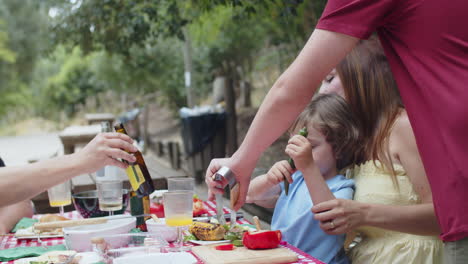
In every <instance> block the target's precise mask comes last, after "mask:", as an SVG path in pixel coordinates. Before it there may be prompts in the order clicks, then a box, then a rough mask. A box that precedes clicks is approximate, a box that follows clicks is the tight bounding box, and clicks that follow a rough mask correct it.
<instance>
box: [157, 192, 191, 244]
mask: <svg viewBox="0 0 468 264" xmlns="http://www.w3.org/2000/svg"><path fill="white" fill-rule="evenodd" d="M163 201H164V214H165V217H166V225H168V226H175V227H177V236H178V243H177V247H176V248H175V251H184V250H186V249H185V248H183V243H184V238H183V237H182V227H184V226H188V225H190V224H192V216H193V191H170V192H166V193H163Z"/></svg>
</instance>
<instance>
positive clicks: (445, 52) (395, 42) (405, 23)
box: [206, 0, 468, 263]
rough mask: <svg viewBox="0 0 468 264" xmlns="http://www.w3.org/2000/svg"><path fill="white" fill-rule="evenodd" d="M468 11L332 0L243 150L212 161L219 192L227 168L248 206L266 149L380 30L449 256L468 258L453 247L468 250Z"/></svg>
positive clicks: (462, 0) (463, 5)
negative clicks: (359, 45) (222, 169)
mask: <svg viewBox="0 0 468 264" xmlns="http://www.w3.org/2000/svg"><path fill="white" fill-rule="evenodd" d="M466 10H468V1H466V0H451V1H446V2H442V1H439V0H385V1H375V0H329V1H328V4H327V6H326V8H325V11H324V13H323V14H322V17H321V19H320V21H319V23H318V25H317V27H316V30H315V31H314V32H313V33H312V36H311V37H310V38H309V40H308V42H307V43H306V45H305V46H304V48H303V50H302V51H301V53H300V54H299V56H298V57H297V58H296V60H295V61H294V62H293V63H292V64H291V65H290V67H289V68H288V69H287V70H286V71H285V72H284V73H283V74H282V75H281V76H280V77H279V79H278V80H277V81H276V83H275V84H274V85H273V87H272V88H271V90H270V91H269V93H268V95H267V96H266V97H265V100H264V101H263V103H262V105H261V107H260V109H259V111H258V113H257V116H256V117H255V119H254V121H253V123H252V125H251V127H250V129H249V132H248V133H247V136H246V137H245V139H244V142H243V143H242V144H241V146H240V147H239V149H238V150H237V151H236V153H234V154H233V156H232V157H231V158H229V159H221V160H213V161H212V163H211V164H210V167H209V168H208V170H207V175H206V176H207V177H206V178H207V180H206V181H207V184H208V185H209V187H210V190H211V195H212V193H213V192H222V191H221V190H220V189H217V188H216V187H215V186H216V183H213V182H212V180H211V175H212V174H213V173H215V172H216V171H217V169H219V167H220V166H221V165H226V166H228V167H230V168H231V169H232V170H233V171H234V172H235V174H236V175H237V179H238V181H239V182H240V197H239V200H238V202H237V205H236V208H239V207H240V206H242V204H243V203H244V201H245V195H246V191H247V188H248V184H249V181H250V175H251V173H252V171H253V168H254V167H255V164H256V162H257V160H258V158H259V157H260V155H261V153H262V152H263V151H264V150H265V149H266V148H267V147H268V146H269V145H270V144H271V143H272V142H273V141H274V140H276V139H277V138H278V137H279V136H280V135H281V134H282V133H283V132H284V131H285V130H286V129H287V128H288V126H289V125H290V124H291V123H292V121H293V120H294V119H295V118H296V116H297V115H298V114H299V113H300V112H301V111H302V109H303V108H304V107H305V105H306V104H307V103H308V102H309V101H310V99H311V98H312V96H313V94H314V92H315V90H316V88H314V87H319V84H320V81H321V80H322V79H323V78H324V77H325V76H326V75H327V73H329V72H330V70H331V69H332V68H333V67H334V66H335V65H336V64H338V62H339V61H340V60H341V59H343V58H344V56H345V55H346V54H347V53H348V52H349V51H350V50H351V49H352V48H353V47H354V46H355V44H356V43H357V42H358V40H359V39H366V38H368V37H369V36H370V35H371V34H372V33H373V32H375V31H377V33H378V35H379V38H380V40H381V42H382V46H383V47H384V49H385V52H386V55H387V57H388V60H389V62H390V64H391V67H392V71H393V74H394V76H395V79H396V81H397V84H398V86H399V89H400V93H401V96H402V98H403V101H404V103H405V106H406V110H407V112H408V115H409V117H410V121H411V125H412V127H413V130H414V133H415V136H416V141H417V144H418V148H419V152H420V154H421V157H422V160H423V163H424V166H425V169H426V173H427V176H428V179H429V182H430V184H431V189H432V194H433V201H434V206H435V210H436V214H437V217H438V220H439V224H440V226H441V228H442V234H441V236H440V237H441V239H442V240H444V241H445V242H448V243H446V255H447V261H451V260H450V259H451V258H452V257H453V259H455V258H458V259H457V261H462V262H463V263H465V261H468V260H467V259H464V260H463V259H460V256H459V255H458V256H457V254H459V252H456V251H455V250H453V249H454V248H462V249H463V247H464V249H465V250H464V251H468V239H467V237H468V210H467V206H466V202H467V201H468V170H466V169H464V166H463V165H465V163H466V162H467V160H468V110H467V108H465V107H464V104H465V103H467V102H468V87H467V85H468V29H467V28H466V27H467V26H468V15H467V13H466ZM273 120H274V121H273ZM467 258H468V257H467ZM462 262H459V263H462ZM451 263H456V262H455V261H452V262H451Z"/></svg>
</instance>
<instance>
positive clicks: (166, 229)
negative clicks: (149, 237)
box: [146, 218, 177, 242]
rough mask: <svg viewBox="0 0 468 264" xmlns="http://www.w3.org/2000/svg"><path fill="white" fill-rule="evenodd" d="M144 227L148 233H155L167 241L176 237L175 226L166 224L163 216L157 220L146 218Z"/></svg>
mask: <svg viewBox="0 0 468 264" xmlns="http://www.w3.org/2000/svg"><path fill="white" fill-rule="evenodd" d="M146 227H147V228H148V232H149V233H157V234H159V235H161V236H162V237H163V238H164V239H166V241H167V242H172V241H175V240H176V239H177V227H173V226H168V225H166V221H165V219H164V218H160V219H159V222H155V221H154V220H153V219H148V220H146Z"/></svg>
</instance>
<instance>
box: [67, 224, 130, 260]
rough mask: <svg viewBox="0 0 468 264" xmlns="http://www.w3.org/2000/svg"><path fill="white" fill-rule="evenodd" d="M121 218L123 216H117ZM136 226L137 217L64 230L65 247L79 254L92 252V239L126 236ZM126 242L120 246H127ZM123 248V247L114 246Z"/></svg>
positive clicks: (122, 242) (121, 242)
mask: <svg viewBox="0 0 468 264" xmlns="http://www.w3.org/2000/svg"><path fill="white" fill-rule="evenodd" d="M115 217H121V216H115ZM135 226H136V217H129V218H122V219H113V220H109V221H107V223H104V224H98V225H82V226H74V227H66V228H63V234H64V237H65V245H66V246H67V248H68V249H70V250H75V251H78V252H84V251H91V250H92V244H91V238H93V237H102V236H106V235H116V234H125V233H128V232H130V230H132V229H133V228H135ZM125 243H126V241H120V242H119V244H122V245H123V244H125ZM113 247H121V245H113Z"/></svg>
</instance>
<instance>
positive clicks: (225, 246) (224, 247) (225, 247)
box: [215, 244, 234, 250]
mask: <svg viewBox="0 0 468 264" xmlns="http://www.w3.org/2000/svg"><path fill="white" fill-rule="evenodd" d="M215 249H216V250H234V245H233V244H223V245H219V246H216V247H215Z"/></svg>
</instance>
